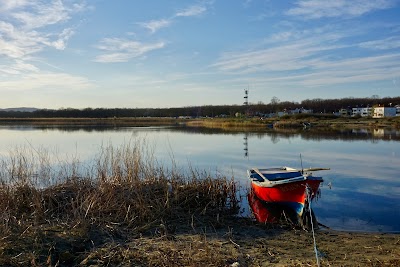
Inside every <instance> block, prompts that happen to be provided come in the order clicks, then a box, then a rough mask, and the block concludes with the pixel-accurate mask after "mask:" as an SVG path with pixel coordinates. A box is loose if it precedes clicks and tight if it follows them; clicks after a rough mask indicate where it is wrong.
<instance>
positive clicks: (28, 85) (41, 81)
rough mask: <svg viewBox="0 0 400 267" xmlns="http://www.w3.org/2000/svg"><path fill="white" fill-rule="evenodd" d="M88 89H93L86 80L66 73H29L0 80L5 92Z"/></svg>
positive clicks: (0, 85) (1, 88) (1, 87)
mask: <svg viewBox="0 0 400 267" xmlns="http://www.w3.org/2000/svg"><path fill="white" fill-rule="evenodd" d="M25 67H29V66H25ZM90 87H93V84H92V83H91V82H90V81H89V80H88V79H86V78H84V77H80V76H74V75H69V74H66V73H31V74H28V75H25V76H24V77H23V78H18V79H14V80H8V81H1V80H0V90H7V91H15V90H20V91H25V90H35V89H48V90H58V89H68V90H73V89H76V88H79V89H86V88H90Z"/></svg>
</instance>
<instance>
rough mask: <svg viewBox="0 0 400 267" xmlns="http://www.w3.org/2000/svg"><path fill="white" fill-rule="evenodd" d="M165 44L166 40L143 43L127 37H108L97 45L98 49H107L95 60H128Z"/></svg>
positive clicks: (109, 61) (107, 61)
mask: <svg viewBox="0 0 400 267" xmlns="http://www.w3.org/2000/svg"><path fill="white" fill-rule="evenodd" d="M164 46H165V43H164V42H158V43H152V44H143V43H140V42H137V41H132V40H126V39H119V38H106V39H103V40H102V41H101V43H100V45H98V46H97V48H98V49H100V50H103V51H105V53H104V54H102V55H99V56H97V57H96V59H95V61H96V62H101V63H111V62H127V61H129V60H130V59H132V58H135V57H139V56H142V55H144V54H146V53H148V52H150V51H153V50H156V49H161V48H163V47H164Z"/></svg>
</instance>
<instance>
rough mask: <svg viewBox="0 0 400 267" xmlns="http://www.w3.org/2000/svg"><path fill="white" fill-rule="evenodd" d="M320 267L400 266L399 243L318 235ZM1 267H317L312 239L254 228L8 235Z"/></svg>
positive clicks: (377, 237) (386, 237)
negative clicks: (133, 232) (138, 232)
mask: <svg viewBox="0 0 400 267" xmlns="http://www.w3.org/2000/svg"><path fill="white" fill-rule="evenodd" d="M315 239H316V246H317V251H318V252H317V253H318V260H319V264H320V266H400V235H399V234H382V233H354V232H353V233H348V232H338V231H333V230H324V229H319V230H317V231H316V232H315ZM0 266H232V267H239V266H318V263H317V259H316V254H315V251H314V242H313V235H312V232H310V231H305V230H303V229H295V228H290V227H282V226H274V225H260V224H259V223H256V222H254V221H249V220H235V221H232V222H225V223H224V224H222V225H220V226H218V227H217V228H215V227H211V226H201V227H197V228H191V229H190V228H185V229H179V228H178V229H172V230H171V229H169V228H168V227H166V226H164V225H160V227H158V228H154V229H153V230H151V232H149V233H148V234H145V235H132V234H131V233H130V232H129V231H128V230H126V229H123V228H118V226H113V225H110V226H108V230H107V229H83V228H80V227H79V226H75V227H72V228H69V229H60V228H50V227H45V228H42V229H33V228H30V229H26V231H24V232H22V233H19V234H13V233H8V234H7V235H2V237H1V239H0Z"/></svg>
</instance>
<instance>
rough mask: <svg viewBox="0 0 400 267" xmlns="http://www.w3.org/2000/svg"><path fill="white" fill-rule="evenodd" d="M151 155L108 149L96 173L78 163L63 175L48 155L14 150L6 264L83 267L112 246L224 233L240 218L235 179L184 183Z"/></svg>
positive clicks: (4, 176) (3, 210)
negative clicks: (206, 231) (204, 230)
mask: <svg viewBox="0 0 400 267" xmlns="http://www.w3.org/2000/svg"><path fill="white" fill-rule="evenodd" d="M149 151H151V149H149V147H148V146H146V145H145V144H141V143H135V144H133V145H132V144H129V145H123V146H122V147H119V148H115V147H113V146H107V147H104V148H103V149H102V150H101V151H100V153H99V155H98V156H97V159H96V160H95V161H93V162H94V163H93V164H94V166H81V165H80V163H79V160H77V159H72V160H71V162H69V163H67V162H62V163H60V162H58V167H57V168H54V166H53V165H52V161H51V159H50V156H49V154H48V153H45V151H37V150H34V149H26V148H19V149H16V150H15V151H12V152H11V153H10V156H9V157H8V158H3V159H2V160H1V163H0V165H1V173H0V179H1V184H0V202H1V203H2V205H1V206H0V214H1V217H0V220H1V224H0V232H1V234H2V235H1V236H2V239H1V240H0V265H2V266H3V265H11V266H25V265H32V266H36V265H37V266H42V265H53V264H57V263H58V264H66V265H69V264H72V265H75V264H78V263H79V262H81V261H83V260H85V259H86V260H89V259H88V257H89V256H88V255H87V254H88V253H89V252H90V251H91V250H94V251H96V250H97V249H98V247H99V246H102V245H103V244H104V243H109V242H110V240H111V241H112V242H115V241H116V240H120V241H121V240H124V239H125V238H128V239H130V238H136V237H140V236H143V235H145V236H158V237H160V236H162V237H166V236H171V235H173V234H175V233H178V232H180V231H183V230H185V231H187V229H193V231H194V230H195V229H198V228H199V227H203V226H204V227H205V226H209V227H211V226H212V227H218V226H219V225H221V223H222V222H223V221H224V219H225V218H226V217H227V216H230V215H232V214H234V213H235V212H236V211H237V207H238V206H237V205H238V201H237V199H236V188H235V182H234V181H233V180H231V179H229V180H228V179H226V178H224V177H216V178H214V177H211V176H210V175H209V174H207V173H201V172H198V171H195V170H191V173H190V174H187V175H186V176H184V175H182V174H180V173H178V172H177V171H176V170H175V169H174V168H172V169H171V170H168V169H165V168H163V167H162V166H159V165H158V164H157V163H156V159H154V157H153V155H152V153H151V152H149ZM55 176H56V177H57V178H56V179H54V177H55ZM121 253H123V252H121ZM188 253H190V252H188ZM89 258H90V257H89ZM120 260H121V261H122V262H123V259H122V258H121V259H120ZM130 260H132V259H130ZM138 260H139V261H141V260H142V259H140V258H139V259H138ZM160 260H162V261H161V263H160V264H161V265H165V264H166V263H165V262H164V263H162V262H163V261H165V260H166V259H165V258H164V259H160ZM171 260H172V258H171ZM172 262H173V261H171V262H170V263H168V264H170V265H169V266H173V264H172ZM154 265H159V264H158V263H156V262H155V263H154Z"/></svg>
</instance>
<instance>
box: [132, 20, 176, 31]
mask: <svg viewBox="0 0 400 267" xmlns="http://www.w3.org/2000/svg"><path fill="white" fill-rule="evenodd" d="M138 24H139V25H141V26H142V27H144V28H147V29H149V30H150V31H151V33H155V32H156V31H158V30H159V29H161V28H165V27H168V26H169V25H170V24H171V21H170V20H166V19H161V20H151V21H148V22H140V23H138Z"/></svg>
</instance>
